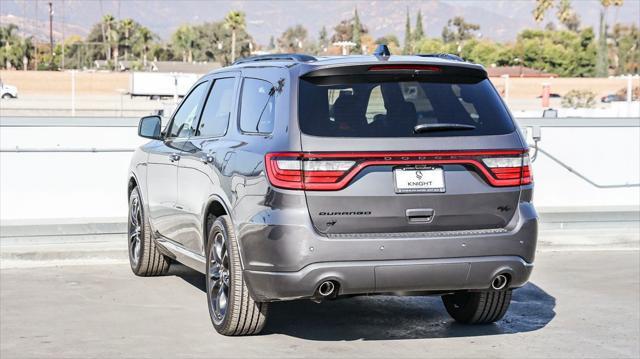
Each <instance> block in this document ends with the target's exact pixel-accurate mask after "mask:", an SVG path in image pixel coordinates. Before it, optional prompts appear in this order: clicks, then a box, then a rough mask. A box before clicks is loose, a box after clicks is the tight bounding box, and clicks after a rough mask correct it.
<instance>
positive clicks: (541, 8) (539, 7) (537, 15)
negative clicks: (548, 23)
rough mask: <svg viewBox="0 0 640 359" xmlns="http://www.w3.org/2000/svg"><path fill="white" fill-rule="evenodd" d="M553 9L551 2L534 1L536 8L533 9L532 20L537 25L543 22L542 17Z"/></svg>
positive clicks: (551, 0)
mask: <svg viewBox="0 0 640 359" xmlns="http://www.w3.org/2000/svg"><path fill="white" fill-rule="evenodd" d="M552 7H553V0H536V7H535V8H534V9H533V19H534V20H535V21H536V22H537V23H541V22H542V21H544V15H545V13H546V12H547V10H549V9H550V8H552Z"/></svg>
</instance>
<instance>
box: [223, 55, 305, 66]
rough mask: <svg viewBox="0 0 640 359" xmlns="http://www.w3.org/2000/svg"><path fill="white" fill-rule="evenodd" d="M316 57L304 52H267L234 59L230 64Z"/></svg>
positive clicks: (295, 60)
mask: <svg viewBox="0 0 640 359" xmlns="http://www.w3.org/2000/svg"><path fill="white" fill-rule="evenodd" d="M316 60H317V59H316V58H315V57H313V56H311V55H305V54H267V55H259V56H251V57H245V58H242V59H238V60H236V61H235V62H234V63H233V64H232V65H238V64H245V63H249V62H260V61H293V62H313V61H316Z"/></svg>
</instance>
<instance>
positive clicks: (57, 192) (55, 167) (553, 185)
mask: <svg viewBox="0 0 640 359" xmlns="http://www.w3.org/2000/svg"><path fill="white" fill-rule="evenodd" d="M6 120H7V119H3V121H4V124H3V125H2V127H0V148H1V149H2V152H1V153H0V198H1V201H0V221H1V223H2V224H3V225H11V224H19V223H27V224H28V223H58V222H60V223H67V222H68V221H72V220H76V221H77V220H82V221H85V222H92V221H94V222H100V221H105V220H113V221H115V222H119V221H124V218H126V213H127V201H126V180H127V178H126V176H127V169H128V165H129V160H130V157H131V153H130V152H95V153H94V152H80V153H74V152H11V151H14V150H15V149H16V147H17V148H19V149H46V148H48V149H62V148H66V149H82V148H84V149H87V148H95V149H96V150H97V151H99V150H100V149H120V150H126V149H133V148H135V147H137V146H139V145H140V144H142V143H144V141H145V140H144V139H141V138H139V137H137V135H136V128H135V127H131V125H132V124H133V123H134V120H131V121H130V122H131V123H130V124H128V125H127V126H129V127H39V126H35V127H14V126H7V125H6V124H7V121H6ZM527 121H528V122H526V126H529V125H531V124H532V123H534V124H535V121H534V122H531V119H528V120H527ZM556 121H557V123H556V124H555V125H557V124H560V123H562V121H563V119H557V120H556ZM541 123H542V124H543V125H544V121H541ZM633 123H635V122H633ZM547 125H548V124H547ZM547 125H544V126H547ZM605 125H606V124H605ZM78 126H81V125H78ZM544 126H543V127H542V128H541V135H542V139H541V141H540V142H539V146H540V148H542V149H544V150H545V151H546V152H548V153H550V154H552V155H553V156H554V157H556V158H557V159H560V160H561V161H562V162H564V163H566V164H568V165H569V166H571V167H572V168H573V169H574V170H575V171H577V172H580V173H581V174H583V175H584V176H586V177H587V178H589V179H590V180H592V181H593V182H595V183H597V184H599V185H620V184H634V183H635V184H637V183H639V182H640V127H639V126H637V125H636V126H630V127H544ZM529 133H531V132H530V131H529ZM532 152H533V151H532ZM533 174H534V181H535V183H536V189H535V203H536V205H537V207H538V208H539V209H541V210H542V211H549V212H555V211H572V212H576V211H577V212H580V211H587V212H589V211H595V212H601V211H605V212H606V211H620V210H622V211H640V188H639V187H622V188H597V187H595V186H593V185H591V184H589V183H588V182H586V181H585V180H583V179H581V178H580V177H578V176H576V175H575V174H574V173H571V172H570V171H569V170H567V169H566V168H564V167H562V166H561V165H559V164H558V163H556V162H554V161H552V160H551V159H550V158H549V157H547V156H546V155H544V154H541V153H539V154H538V156H537V159H536V161H535V162H534V163H533Z"/></svg>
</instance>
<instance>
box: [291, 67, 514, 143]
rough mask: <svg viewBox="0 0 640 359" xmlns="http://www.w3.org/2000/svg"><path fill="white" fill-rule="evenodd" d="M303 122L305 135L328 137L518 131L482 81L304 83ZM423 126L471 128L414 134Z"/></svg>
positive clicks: (338, 79)
mask: <svg viewBox="0 0 640 359" xmlns="http://www.w3.org/2000/svg"><path fill="white" fill-rule="evenodd" d="M298 118H299V120H300V127H301V129H302V132H304V133H306V134H310V135H316V136H326V137H414V136H478V135H498V134H506V133H510V132H513V131H514V130H515V127H514V125H513V122H512V120H511V118H510V116H509V114H508V112H507V110H506V108H505V106H504V105H503V103H502V101H501V100H500V97H499V95H498V94H497V93H496V91H495V89H494V88H493V86H491V84H490V82H489V80H488V79H480V78H469V79H466V78H452V79H442V78H440V79H437V80H435V79H434V80H429V79H424V80H423V79H407V80H406V81H403V80H397V79H393V80H388V79H379V80H375V78H372V79H371V80H370V79H367V78H364V79H363V78H360V79H345V78H344V77H335V78H319V79H301V80H300V98H299V114H298ZM423 124H454V125H466V126H464V127H465V129H460V126H458V127H457V128H456V129H446V128H445V129H443V128H442V126H440V127H439V128H440V129H439V130H435V129H433V127H431V129H430V130H428V131H420V130H418V131H416V130H414V129H415V128H416V126H418V125H423ZM450 127H451V126H450ZM422 130H424V129H422ZM416 132H417V133H416Z"/></svg>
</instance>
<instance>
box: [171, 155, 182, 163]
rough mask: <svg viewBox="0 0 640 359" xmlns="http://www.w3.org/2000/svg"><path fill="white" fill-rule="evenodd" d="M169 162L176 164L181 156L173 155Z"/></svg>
mask: <svg viewBox="0 0 640 359" xmlns="http://www.w3.org/2000/svg"><path fill="white" fill-rule="evenodd" d="M169 161H171V162H175V161H180V155H179V154H177V153H172V154H170V155H169Z"/></svg>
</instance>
